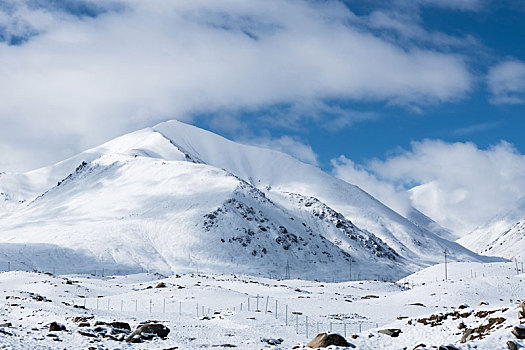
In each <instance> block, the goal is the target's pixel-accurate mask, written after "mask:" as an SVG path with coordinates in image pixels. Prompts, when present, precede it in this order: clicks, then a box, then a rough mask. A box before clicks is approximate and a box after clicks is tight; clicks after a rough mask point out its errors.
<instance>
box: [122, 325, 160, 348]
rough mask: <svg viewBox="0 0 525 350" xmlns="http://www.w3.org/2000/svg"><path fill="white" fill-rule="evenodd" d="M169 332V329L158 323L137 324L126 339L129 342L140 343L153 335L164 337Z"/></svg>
mask: <svg viewBox="0 0 525 350" xmlns="http://www.w3.org/2000/svg"><path fill="white" fill-rule="evenodd" d="M169 333H170V329H169V328H168V327H166V326H164V325H163V324H160V323H146V324H142V325H139V326H138V327H137V329H135V331H134V332H133V333H131V334H130V335H129V336H128V337H127V338H126V340H127V341H128V342H130V343H136V342H138V343H140V342H141V341H142V340H149V339H152V338H153V337H155V336H156V337H160V338H166V337H167V336H168V334H169Z"/></svg>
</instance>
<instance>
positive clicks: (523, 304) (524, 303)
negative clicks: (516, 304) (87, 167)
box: [520, 300, 525, 314]
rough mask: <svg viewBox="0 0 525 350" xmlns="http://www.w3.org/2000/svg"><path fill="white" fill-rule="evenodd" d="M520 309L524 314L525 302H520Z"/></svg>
mask: <svg viewBox="0 0 525 350" xmlns="http://www.w3.org/2000/svg"><path fill="white" fill-rule="evenodd" d="M520 307H521V311H523V313H524V314H525V300H522V301H521V302H520Z"/></svg>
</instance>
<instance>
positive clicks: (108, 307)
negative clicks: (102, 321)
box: [108, 299, 110, 311]
mask: <svg viewBox="0 0 525 350" xmlns="http://www.w3.org/2000/svg"><path fill="white" fill-rule="evenodd" d="M109 301H110V299H108V311H109Z"/></svg>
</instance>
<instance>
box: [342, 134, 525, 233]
mask: <svg viewBox="0 0 525 350" xmlns="http://www.w3.org/2000/svg"><path fill="white" fill-rule="evenodd" d="M336 165H338V166H339V167H336V174H338V176H340V177H342V178H343V179H346V178H347V179H348V180H349V181H350V182H352V181H354V182H356V183H357V184H358V185H360V186H362V187H363V189H364V190H366V191H370V192H371V193H372V194H374V191H376V192H380V193H379V194H376V195H377V197H378V198H380V199H383V200H385V198H386V200H385V201H387V200H388V198H390V197H391V198H395V199H397V198H398V197H399V196H398V193H396V192H399V188H400V186H402V187H404V188H410V191H409V194H410V199H411V203H412V205H414V207H416V208H417V209H419V210H420V211H422V212H423V213H425V214H426V215H428V216H429V217H431V218H432V219H434V220H436V221H437V222H438V223H439V224H441V225H442V226H444V227H447V228H450V229H452V230H454V231H455V232H456V233H458V234H464V233H467V232H469V231H471V230H472V229H474V228H475V227H477V226H479V225H482V224H484V223H485V222H486V221H488V220H489V219H491V218H492V217H493V216H494V215H496V214H498V213H500V212H502V211H505V210H508V209H510V208H511V207H512V206H513V205H514V204H515V203H516V201H517V200H518V199H520V198H522V197H523V196H525V177H524V176H523V174H524V173H525V155H523V154H521V153H519V152H518V151H517V150H516V148H515V147H514V146H513V145H511V144H509V143H506V142H500V143H499V144H496V145H493V146H491V147H489V148H487V149H480V148H478V147H477V146H476V145H475V144H473V143H446V142H443V141H439V140H425V141H422V142H414V143H412V146H411V149H410V150H405V151H401V152H399V153H398V154H397V155H395V156H392V157H390V158H387V159H386V160H378V159H376V160H372V161H370V162H368V163H367V164H365V166H364V167H361V168H358V170H361V174H359V171H358V172H357V173H358V174H357V175H358V176H353V175H355V173H356V171H355V169H352V167H354V168H355V166H354V165H352V166H351V167H344V166H342V167H341V162H340V161H339V162H337V163H336ZM342 165H344V162H343V163H342ZM367 172H368V173H370V174H367ZM363 179H364V180H363ZM377 179H379V180H380V182H379V183H377V182H376V181H375V180H377ZM383 182H386V183H387V185H384V184H383ZM385 188H386V190H384V189H385ZM381 193H385V195H382V194H381ZM393 207H394V205H393Z"/></svg>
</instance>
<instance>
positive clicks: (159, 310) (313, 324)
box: [72, 295, 379, 338]
mask: <svg viewBox="0 0 525 350" xmlns="http://www.w3.org/2000/svg"><path fill="white" fill-rule="evenodd" d="M72 306H74V307H76V308H82V309H86V310H93V311H95V310H97V311H99V312H103V311H107V312H120V313H125V314H128V315H129V314H132V315H138V316H144V315H147V314H151V315H155V316H161V315H162V314H170V315H171V316H175V317H180V318H182V317H190V318H200V319H207V318H211V317H214V316H216V315H235V314H237V315H238V314H243V315H245V316H247V317H248V318H250V316H255V315H264V317H260V318H259V322H261V324H264V325H268V326H273V327H286V328H288V329H289V330H290V331H294V332H295V333H296V334H298V335H299V334H301V335H304V336H305V338H309V337H311V336H314V335H317V334H319V333H322V332H327V333H339V334H341V335H343V336H344V337H347V336H348V335H350V334H357V333H361V332H363V331H366V330H370V329H373V328H377V327H378V326H379V325H378V323H376V322H369V321H366V320H355V319H354V320H348V321H346V320H344V319H338V318H339V317H341V316H343V317H344V315H339V316H338V317H337V318H336V317H333V318H332V317H331V316H330V315H327V316H319V317H317V318H315V317H311V316H309V315H307V314H305V313H304V312H302V311H297V310H296V309H294V308H292V307H290V306H289V305H288V304H287V303H286V302H281V301H280V300H279V299H277V298H273V297H270V296H262V295H256V296H248V297H246V299H245V301H243V302H241V303H238V304H236V305H231V306H230V307H226V308H224V307H212V306H209V305H205V304H203V303H199V302H198V300H192V301H187V300H177V299H175V298H174V297H164V298H159V297H152V298H149V299H144V298H135V299H126V300H125V299H121V298H118V297H96V298H76V299H74V300H73V301H72Z"/></svg>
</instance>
